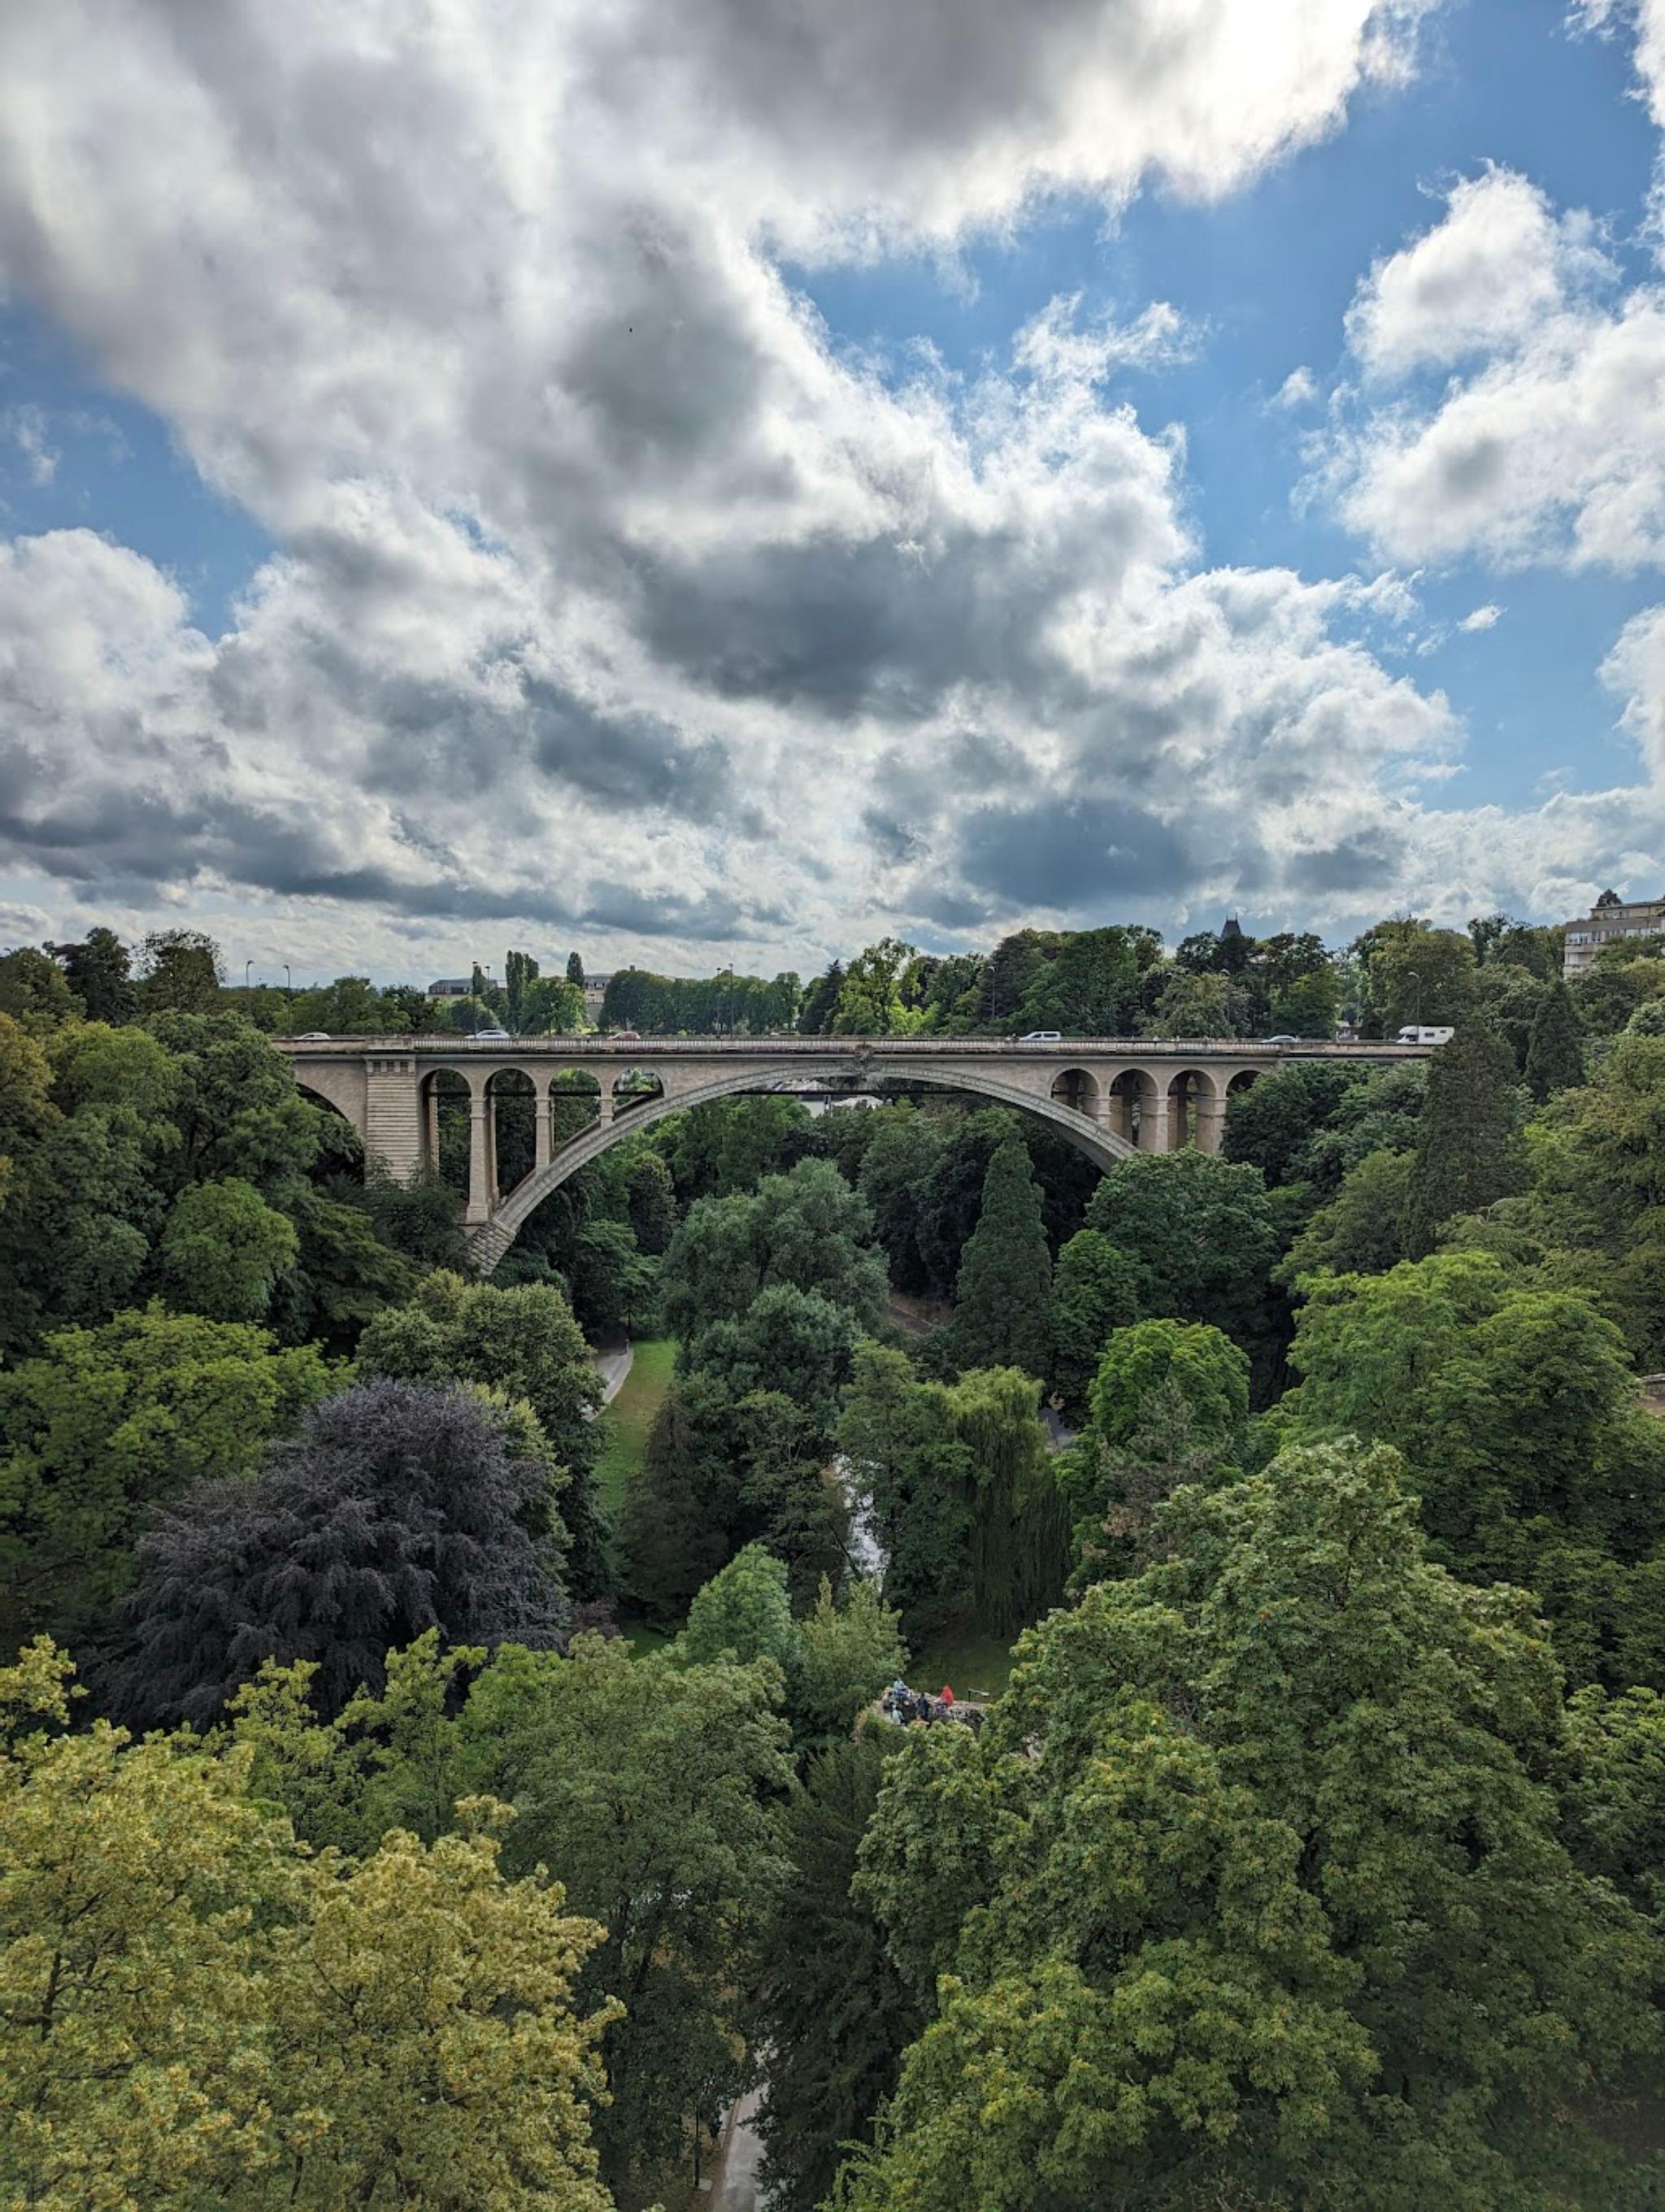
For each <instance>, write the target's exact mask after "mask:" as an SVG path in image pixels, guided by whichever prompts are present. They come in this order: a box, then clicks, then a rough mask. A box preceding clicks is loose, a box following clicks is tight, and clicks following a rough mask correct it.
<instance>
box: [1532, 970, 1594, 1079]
mask: <svg viewBox="0 0 1665 2212" xmlns="http://www.w3.org/2000/svg"><path fill="white" fill-rule="evenodd" d="M1583 1079H1584V1048H1583V1042H1582V1041H1581V1040H1580V1037H1579V1035H1578V1018H1577V1015H1576V1014H1575V1013H1574V1012H1573V1011H1572V1000H1571V999H1570V998H1569V997H1568V996H1567V987H1566V985H1565V983H1564V982H1563V981H1561V979H1560V977H1559V975H1558V976H1557V977H1556V978H1555V980H1554V981H1553V982H1552V983H1550V984H1548V985H1547V986H1546V987H1545V990H1544V994H1543V997H1542V999H1541V1000H1540V1004H1539V1007H1538V1011H1537V1012H1536V1014H1534V1017H1533V1021H1532V1034H1531V1036H1530V1038H1529V1039H1528V1044H1527V1050H1526V1084H1527V1089H1528V1091H1530V1092H1531V1093H1532V1095H1533V1097H1534V1098H1536V1099H1538V1100H1539V1101H1540V1103H1541V1102H1542V1101H1543V1100H1544V1099H1546V1098H1553V1097H1554V1095H1555V1093H1556V1092H1557V1091H1568V1090H1571V1088H1572V1087H1573V1086H1574V1085H1577V1084H1580V1083H1582V1082H1583Z"/></svg>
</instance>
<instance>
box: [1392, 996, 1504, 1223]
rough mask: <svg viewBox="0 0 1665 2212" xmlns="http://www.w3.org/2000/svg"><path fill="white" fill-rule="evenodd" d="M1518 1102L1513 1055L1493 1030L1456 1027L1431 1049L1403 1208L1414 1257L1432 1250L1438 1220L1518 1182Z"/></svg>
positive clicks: (1485, 1202) (1475, 1207)
mask: <svg viewBox="0 0 1665 2212" xmlns="http://www.w3.org/2000/svg"><path fill="white" fill-rule="evenodd" d="M1515 1108H1516V1099H1515V1060H1514V1055H1513V1054H1511V1053H1510V1049H1509V1047H1508V1046H1507V1045H1506V1044H1505V1043H1504V1041H1503V1039H1502V1038H1501V1037H1499V1036H1493V1035H1492V1032H1491V1030H1482V1029H1461V1030H1458V1031H1457V1033H1456V1035H1455V1036H1454V1037H1453V1038H1452V1039H1451V1040H1450V1042H1449V1043H1448V1044H1444V1045H1442V1046H1441V1047H1440V1048H1439V1049H1438V1050H1437V1052H1436V1053H1435V1054H1434V1057H1433V1060H1432V1063H1431V1066H1430V1067H1429V1070H1428V1100H1427V1103H1426V1104H1425V1106H1424V1108H1423V1109H1422V1117H1421V1122H1420V1134H1419V1139H1418V1144H1417V1157H1416V1171H1415V1174H1414V1176H1413V1180H1412V1184H1411V1200H1410V1205H1409V1206H1408V1208H1407V1213H1406V1222H1405V1228H1406V1245H1407V1249H1408V1250H1409V1252H1410V1254H1411V1255H1412V1257H1413V1258H1415V1259H1420V1258H1421V1257H1422V1256H1423V1255H1425V1254H1426V1253H1429V1252H1431V1251H1432V1250H1433V1249H1434V1242H1435V1233H1436V1231H1437V1230H1438V1228H1439V1225H1440V1224H1441V1222H1443V1221H1449V1219H1450V1218H1451V1217H1452V1215H1453V1214H1455V1213H1478V1212H1480V1209H1481V1208H1482V1207H1483V1206H1490V1205H1491V1204H1492V1200H1494V1199H1498V1198H1503V1197H1505V1196H1506V1195H1507V1194H1509V1193H1510V1191H1512V1190H1516V1189H1518V1188H1519V1187H1520V1181H1521V1163H1520V1158H1519V1152H1518V1146H1517V1145H1516V1115H1515Z"/></svg>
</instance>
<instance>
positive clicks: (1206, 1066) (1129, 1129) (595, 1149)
mask: <svg viewBox="0 0 1665 2212" xmlns="http://www.w3.org/2000/svg"><path fill="white" fill-rule="evenodd" d="M274 1042H276V1044H277V1048H278V1049H279V1050H280V1051H282V1052H283V1054H285V1056H286V1057H287V1058H288V1059H289V1061H290V1063H291V1065H292V1066H293V1067H294V1070H295V1079H296V1081H297V1082H299V1083H301V1084H302V1085H305V1086H306V1087H307V1089H308V1090H310V1091H313V1092H314V1093H315V1094H316V1095H317V1096H319V1097H321V1098H323V1099H325V1100H326V1101H327V1102H328V1103H330V1104H331V1105H333V1106H335V1107H336V1108H337V1109H338V1110H339V1111H340V1112H341V1113H343V1115H345V1116H346V1117H347V1119H348V1120H349V1121H351V1122H352V1123H353V1125H354V1127H355V1128H357V1130H358V1131H359V1133H360V1134H361V1135H362V1138H363V1139H364V1146H365V1152H366V1157H367V1158H370V1159H373V1160H374V1161H376V1162H377V1163H378V1164H380V1166H381V1167H382V1168H383V1169H384V1170H385V1171H386V1172H388V1173H390V1174H392V1175H394V1176H399V1177H401V1178H405V1179H409V1178H411V1177H414V1176H417V1175H419V1174H421V1173H422V1172H423V1171H424V1170H431V1169H433V1168H435V1167H437V1164H438V1157H439V1111H440V1094H441V1086H445V1087H447V1088H448V1089H449V1090H450V1091H451V1092H452V1094H453V1096H454V1097H457V1098H458V1099H459V1101H460V1098H461V1097H462V1096H463V1095H464V1094H466V1097H467V1101H468V1111H469V1116H470V1146H469V1188H468V1196H467V1204H466V1207H465V1222H466V1225H467V1228H468V1232H469V1240H470V1246H471V1252H472V1255H473V1257H474V1260H475V1261H476V1264H477V1266H479V1267H482V1268H483V1269H484V1270H486V1271H488V1272H489V1270H490V1269H491V1268H492V1267H495V1265H496V1263H497V1261H499V1260H500V1259H501V1257H502V1255H503V1254H504V1253H505V1252H506V1251H507V1249H508V1248H509V1246H510V1245H511V1244H512V1243H513V1241H514V1237H515V1236H516V1234H517V1233H518V1231H519V1230H520V1227H521V1225H522V1224H523V1223H524V1222H525V1221H526V1219H527V1218H529V1217H530V1215H531V1214H532V1212H535V1210H536V1209H537V1207H538V1206H539V1205H541V1204H542V1202H543V1201H544V1199H546V1198H547V1197H548V1196H549V1195H550V1192H551V1191H553V1190H556V1189H557V1188H559V1187H560V1185H561V1184H562V1183H563V1182H565V1181H566V1180H567V1179H568V1176H573V1175H575V1174H576V1173H577V1172H578V1170H580V1168H582V1167H584V1166H586V1165H587V1164H589V1163H590V1162H591V1161H592V1160H594V1159H596V1158H599V1156H600V1155H601V1154H602V1153H603V1152H606V1151H607V1150H608V1149H609V1147H610V1146H613V1145H615V1144H617V1143H619V1142H621V1141H622V1140H623V1139H624V1138H625V1137H627V1136H629V1135H630V1134H631V1133H633V1132H635V1131H636V1130H640V1129H642V1128H646V1127H648V1126H649V1125H650V1124H652V1123H653V1122H654V1121H659V1120H660V1119H661V1118H662V1117H663V1116H664V1115H667V1114H676V1113H681V1112H684V1111H685V1110H686V1109H688V1108H690V1107H691V1106H696V1105H700V1104H702V1103H705V1102H707V1101H708V1100H711V1099H717V1098H729V1097H739V1096H742V1095H744V1094H745V1093H748V1092H759V1091H772V1092H780V1091H794V1092H797V1093H799V1095H805V1096H827V1095H829V1094H837V1093H842V1092H848V1091H859V1090H863V1089H872V1088H873V1087H876V1086H878V1085H885V1086H887V1087H896V1088H902V1089H908V1090H918V1089H921V1088H929V1089H933V1090H936V1089H943V1090H950V1091H966V1092H969V1093H971V1094H972V1095H973V1096H975V1097H979V1098H982V1099H985V1100H987V1102H988V1103H990V1104H994V1105H1001V1106H1010V1107H1014V1108H1017V1109H1018V1110H1020V1111H1021V1112H1024V1113H1026V1114H1032V1115H1036V1116H1037V1117H1038V1118H1039V1119H1040V1120H1041V1121H1043V1122H1045V1123H1046V1124H1047V1125H1048V1127H1050V1128H1052V1129H1054V1130H1055V1131H1056V1132H1057V1133H1058V1134H1059V1135H1060V1136H1061V1137H1062V1138H1064V1139H1065V1140H1066V1142H1068V1143H1069V1144H1071V1145H1073V1146H1075V1148H1076V1149H1077V1150H1078V1151H1079V1152H1082V1153H1083V1154H1084V1155H1085V1157H1086V1158H1088V1159H1090V1160H1091V1161H1092V1163H1093V1164H1094V1165H1095V1166H1097V1167H1099V1168H1106V1167H1109V1165H1110V1164H1112V1162H1114V1161H1115V1160H1116V1159H1118V1158H1123V1157H1125V1156H1126V1155H1127V1154H1128V1153H1130V1152H1136V1151H1137V1152H1166V1151H1169V1150H1170V1149H1176V1148H1178V1147H1179V1146H1189V1145H1194V1146H1198V1147H1200V1149H1202V1150H1204V1151H1209V1152H1212V1151H1214V1150H1217V1149H1218V1145H1219V1141H1220V1137H1221V1133H1222V1131H1223V1129H1224V1120H1225V1112H1226V1107H1227V1104H1228V1103H1229V1101H1230V1099H1231V1097H1232V1096H1233V1095H1234V1094H1235V1093H1236V1092H1237V1091H1242V1090H1243V1089H1245V1088H1246V1087H1247V1086H1248V1085H1249V1084H1251V1083H1252V1082H1253V1081H1254V1080H1255V1077H1256V1076H1257V1075H1258V1074H1260V1073H1262V1072H1263V1071H1264V1070H1265V1069H1266V1068H1267V1067H1268V1066H1277V1065H1278V1064H1279V1063H1280V1062H1281V1061H1282V1060H1285V1059H1286V1058H1288V1057H1291V1056H1292V1055H1291V1050H1290V1048H1286V1047H1281V1046H1273V1045H1267V1044H1258V1043H1251V1042H1239V1041H1236V1040H1233V1041H1230V1042H1227V1041H1192V1040H1185V1039H1181V1040H1171V1041H1170V1040H1166V1039H1152V1038H1148V1037H1146V1038H1113V1037H1107V1038H1060V1039H1056V1040H1054V1039H1050V1038H1046V1039H1035V1040H1024V1041H1019V1040H1007V1039H1003V1038H980V1037H966V1038H935V1037H933V1038H928V1039H927V1038H904V1037H894V1038H891V1037H884V1038H860V1039H857V1038H832V1037H828V1038H821V1037H815V1038H804V1037H780V1038H771V1037H746V1038H726V1039H721V1040H714V1039H709V1038H689V1037H668V1038H610V1037H599V1038H592V1037H584V1038H574V1037H518V1038H506V1039H489V1040H488V1039H485V1038H468V1037H454V1036H422V1037H328V1038H322V1037H320V1038H296V1039H278V1040H275V1041H274ZM1420 1050H1421V1048H1407V1047H1403V1046H1380V1045H1364V1046H1342V1045H1307V1046H1303V1047H1300V1048H1298V1053H1299V1054H1300V1055H1301V1056H1305V1055H1307V1054H1316V1055H1322V1056H1324V1057H1335V1056H1340V1057H1346V1058H1348V1059H1355V1060H1357V1059H1363V1060H1398V1059H1405V1058H1414V1057H1418V1056H1419V1054H1420ZM574 1078H576V1079H578V1080H579V1081H580V1082H581V1083H583V1084H585V1085H587V1087H588V1089H589V1091H590V1095H591V1097H592V1099H593V1101H594V1103H595V1109H596V1111H597V1115H598V1118H597V1119H595V1120H594V1121H591V1122H590V1123H589V1124H588V1126H586V1127H582V1128H580V1129H579V1130H578V1131H577V1132H576V1133H574V1134H572V1135H569V1136H567V1137H566V1138H565V1140H564V1141H557V1135H556V1130H557V1102H559V1101H562V1100H568V1101H569V1100H570V1099H571V1097H572V1096H573V1093H572V1091H571V1088H570V1085H571V1083H572V1081H573V1079H574ZM506 1088H515V1089H519V1090H520V1091H521V1093H522V1095H523V1096H524V1095H525V1092H526V1090H528V1089H529V1090H530V1091H531V1094H532V1115H533V1129H534V1148H533V1163H532V1168H531V1170H530V1171H529V1172H528V1173H527V1174H526V1175H525V1176H522V1177H521V1179H520V1182H518V1183H517V1184H516V1185H515V1186H514V1188H513V1189H511V1190H507V1191H500V1190H499V1189H498V1188H497V1176H496V1161H497V1146H496V1139H495V1119H496V1107H497V1101H498V1099H499V1097H501V1095H502V1094H503V1091H504V1090H505V1089H506Z"/></svg>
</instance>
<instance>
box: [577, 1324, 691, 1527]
mask: <svg viewBox="0 0 1665 2212" xmlns="http://www.w3.org/2000/svg"><path fill="white" fill-rule="evenodd" d="M676 1364H677V1346H676V1343H675V1340H674V1339H672V1338H671V1337H668V1336H661V1337H656V1338H654V1339H653V1340H651V1341H650V1342H648V1343H646V1344H639V1345H637V1346H636V1347H635V1356H634V1358H632V1359H631V1362H630V1371H629V1374H628V1375H627V1376H625V1378H624V1387H623V1389H622V1390H621V1391H620V1392H619V1394H618V1395H617V1398H615V1399H614V1401H613V1402H612V1404H611V1406H609V1407H607V1408H606V1409H605V1412H604V1413H603V1414H602V1416H601V1420H602V1425H603V1427H604V1428H605V1431H606V1441H605V1444H604V1446H603V1449H602V1454H601V1463H600V1465H599V1467H598V1468H597V1469H596V1480H597V1484H598V1486H599V1489H600V1492H601V1502H602V1504H604V1505H605V1507H606V1509H607V1510H608V1511H609V1512H610V1513H617V1511H618V1510H619V1509H620V1507H621V1506H622V1505H623V1503H624V1497H625V1492H627V1491H628V1490H629V1486H630V1485H631V1484H632V1483H633V1482H634V1481H635V1479H636V1476H637V1475H638V1474H640V1473H641V1462H642V1456H643V1455H644V1454H645V1452H646V1451H647V1431H648V1430H649V1429H651V1428H652V1427H653V1416H654V1414H655V1413H658V1411H659V1401H660V1400H661V1399H662V1398H663V1397H664V1395H665V1392H666V1391H667V1390H668V1389H670V1387H671V1370H672V1368H673V1367H675V1365H676Z"/></svg>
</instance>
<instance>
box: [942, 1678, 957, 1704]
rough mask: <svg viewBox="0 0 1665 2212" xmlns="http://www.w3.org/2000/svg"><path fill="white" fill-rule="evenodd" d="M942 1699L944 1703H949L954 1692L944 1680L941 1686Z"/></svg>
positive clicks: (952, 1699)
mask: <svg viewBox="0 0 1665 2212" xmlns="http://www.w3.org/2000/svg"><path fill="white" fill-rule="evenodd" d="M942 1701H943V1703H944V1705H952V1704H953V1702H954V1692H953V1691H952V1689H951V1687H950V1686H949V1685H948V1684H947V1683H946V1682H945V1683H944V1684H943V1686H942Z"/></svg>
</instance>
